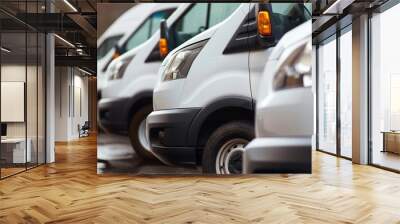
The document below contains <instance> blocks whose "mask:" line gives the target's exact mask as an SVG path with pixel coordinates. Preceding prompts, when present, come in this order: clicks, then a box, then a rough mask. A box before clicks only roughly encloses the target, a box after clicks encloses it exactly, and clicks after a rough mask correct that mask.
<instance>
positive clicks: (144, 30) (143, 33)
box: [125, 17, 151, 51]
mask: <svg viewBox="0 0 400 224" xmlns="http://www.w3.org/2000/svg"><path fill="white" fill-rule="evenodd" d="M150 26H151V17H150V18H148V19H147V20H146V21H145V22H144V23H143V24H142V25H141V26H140V27H139V29H138V30H136V32H135V33H134V34H133V35H132V36H131V37H130V38H129V40H128V41H127V42H126V45H125V51H129V50H130V49H132V48H134V47H136V46H138V45H139V44H141V43H143V42H145V41H146V40H147V39H148V38H149V33H150Z"/></svg>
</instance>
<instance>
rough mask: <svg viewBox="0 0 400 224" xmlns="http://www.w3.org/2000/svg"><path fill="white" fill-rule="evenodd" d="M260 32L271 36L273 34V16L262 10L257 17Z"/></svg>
mask: <svg viewBox="0 0 400 224" xmlns="http://www.w3.org/2000/svg"><path fill="white" fill-rule="evenodd" d="M257 28H258V33H259V34H261V35H262V36H270V35H271V34H272V26H271V17H270V15H269V12H267V11H260V12H259V13H258V17H257Z"/></svg>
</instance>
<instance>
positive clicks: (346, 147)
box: [340, 31, 353, 158]
mask: <svg viewBox="0 0 400 224" xmlns="http://www.w3.org/2000/svg"><path fill="white" fill-rule="evenodd" d="M351 48H352V35H351V31H349V32H347V33H345V34H343V35H342V36H341V37H340V122H341V124H340V128H341V131H340V135H341V137H340V144H341V146H340V152H341V155H342V156H345V157H349V158H351V157H352V148H351V143H352V74H353V71H352V49H351Z"/></svg>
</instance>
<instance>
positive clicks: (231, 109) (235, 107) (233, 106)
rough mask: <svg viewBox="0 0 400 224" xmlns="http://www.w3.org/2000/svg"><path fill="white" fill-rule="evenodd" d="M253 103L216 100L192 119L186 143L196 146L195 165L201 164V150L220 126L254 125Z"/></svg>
mask: <svg viewBox="0 0 400 224" xmlns="http://www.w3.org/2000/svg"><path fill="white" fill-rule="evenodd" d="M254 108H255V107H254V101H253V100H252V99H251V98H244V97H232V98H228V99H226V98H225V99H222V100H217V101H215V102H214V103H212V104H210V105H209V106H206V107H205V108H203V109H202V110H201V111H200V112H199V114H198V115H197V116H196V117H195V118H194V120H193V122H192V125H191V129H190V133H189V136H188V137H189V138H188V141H189V142H188V143H189V144H190V145H196V146H198V147H197V148H198V149H199V150H197V163H198V164H200V163H201V158H202V148H203V146H204V145H205V143H206V142H207V140H208V137H210V136H211V134H212V133H213V132H214V131H215V130H216V129H217V128H218V127H220V126H222V125H224V124H226V123H229V122H232V121H237V120H242V121H248V122H250V123H251V124H253V123H254V118H255V114H254Z"/></svg>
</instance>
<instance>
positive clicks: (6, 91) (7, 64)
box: [0, 31, 31, 177]
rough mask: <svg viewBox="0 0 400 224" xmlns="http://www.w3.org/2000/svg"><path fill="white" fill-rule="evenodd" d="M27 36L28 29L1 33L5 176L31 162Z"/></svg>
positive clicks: (2, 142)
mask: <svg viewBox="0 0 400 224" xmlns="http://www.w3.org/2000/svg"><path fill="white" fill-rule="evenodd" d="M26 38H27V37H26V33H25V31H22V32H7V33H4V32H3V33H1V47H2V48H3V49H7V51H4V50H2V51H1V86H0V89H1V106H0V109H1V124H2V133H1V135H2V140H1V146H0V150H1V159H0V161H1V162H0V163H1V176H2V177H5V176H9V175H12V174H15V173H17V172H21V171H24V170H25V163H26V162H30V161H31V156H30V155H31V150H30V149H31V147H29V146H30V145H31V141H26V133H27V132H26V128H27V126H26V119H25V91H26V75H27V73H26V69H27V67H26V56H27V55H26V53H27V52H26V50H27V48H26ZM11 108H12V109H11ZM27 145H28V150H27Z"/></svg>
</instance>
